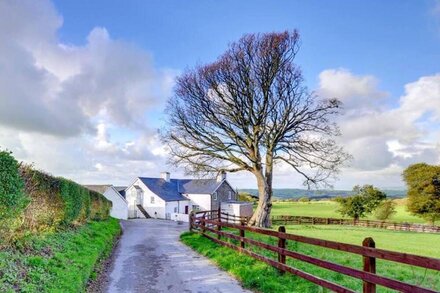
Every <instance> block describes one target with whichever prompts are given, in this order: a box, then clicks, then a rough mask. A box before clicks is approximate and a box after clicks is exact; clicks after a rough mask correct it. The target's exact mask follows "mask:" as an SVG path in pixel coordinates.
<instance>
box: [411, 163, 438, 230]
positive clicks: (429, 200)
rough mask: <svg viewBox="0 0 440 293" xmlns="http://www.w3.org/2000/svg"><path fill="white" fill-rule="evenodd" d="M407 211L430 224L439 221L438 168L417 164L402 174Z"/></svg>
mask: <svg viewBox="0 0 440 293" xmlns="http://www.w3.org/2000/svg"><path fill="white" fill-rule="evenodd" d="M403 179H404V180H405V182H406V185H407V188H408V203H407V208H408V210H409V211H410V212H411V213H412V214H414V215H416V216H420V217H422V218H424V219H426V220H428V221H430V222H431V223H435V221H436V220H438V219H440V166H434V165H428V164H425V163H418V164H414V165H411V166H409V167H408V168H406V169H405V171H404V172H403Z"/></svg>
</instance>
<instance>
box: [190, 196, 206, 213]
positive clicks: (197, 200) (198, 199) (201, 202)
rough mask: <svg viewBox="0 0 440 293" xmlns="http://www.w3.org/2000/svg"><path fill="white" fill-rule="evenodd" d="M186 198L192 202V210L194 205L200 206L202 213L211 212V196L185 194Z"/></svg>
mask: <svg viewBox="0 0 440 293" xmlns="http://www.w3.org/2000/svg"><path fill="white" fill-rule="evenodd" d="M185 196H186V197H188V198H189V199H190V200H191V207H190V210H192V205H198V206H199V207H200V210H202V211H203V210H204V211H210V210H211V195H210V194H185Z"/></svg>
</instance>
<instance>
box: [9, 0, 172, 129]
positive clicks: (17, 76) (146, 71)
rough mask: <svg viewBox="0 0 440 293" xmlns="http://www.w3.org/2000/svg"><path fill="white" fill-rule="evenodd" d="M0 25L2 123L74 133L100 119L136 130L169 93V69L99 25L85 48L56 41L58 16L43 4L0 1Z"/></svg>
mask: <svg viewBox="0 0 440 293" xmlns="http://www.w3.org/2000/svg"><path fill="white" fill-rule="evenodd" d="M0 24H1V26H0V64H1V67H0V97H1V98H0V123H1V124H2V125H8V126H9V127H12V128H16V129H20V130H27V131H35V132H40V133H49V134H53V135H59V136H75V135H79V134H81V133H84V132H92V131H93V128H94V125H93V121H92V119H93V118H94V117H96V116H102V117H103V118H104V119H108V120H110V121H112V123H115V124H118V125H121V126H126V127H130V128H142V127H143V125H144V120H145V119H144V114H145V111H146V110H148V109H151V108H152V107H154V106H157V105H158V104H161V103H163V96H162V95H163V93H164V92H167V90H169V87H170V84H171V82H170V79H171V78H172V76H173V75H172V72H165V71H164V72H160V71H158V70H155V68H154V67H153V65H152V60H151V57H150V55H149V54H148V53H147V52H145V51H143V50H141V49H139V48H137V47H136V46H134V45H132V44H130V43H127V42H124V41H120V40H113V39H111V37H110V36H109V33H108V32H107V30H106V29H105V28H100V27H96V28H94V29H92V30H91V32H90V33H89V35H88V37H87V44H86V45H84V46H74V45H69V44H63V43H61V42H59V41H58V39H57V31H58V29H59V28H60V27H61V25H62V17H61V16H59V15H58V13H57V12H56V11H55V9H54V7H53V5H52V4H51V3H50V2H48V1H41V2H39V3H38V4H36V3H35V2H34V1H24V2H16V1H2V2H1V3H0Z"/></svg>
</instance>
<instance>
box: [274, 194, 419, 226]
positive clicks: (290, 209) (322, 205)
mask: <svg viewBox="0 0 440 293" xmlns="http://www.w3.org/2000/svg"><path fill="white" fill-rule="evenodd" d="M394 202H396V203H397V205H396V214H395V215H393V216H392V217H391V218H390V219H389V220H387V221H390V222H408V223H420V224H423V223H426V221H425V220H424V219H422V218H419V217H416V216H413V215H411V214H410V213H409V212H408V211H407V210H406V200H405V199H396V200H394ZM338 208H339V205H338V203H337V202H335V201H331V200H322V201H310V202H279V201H278V202H273V205H272V215H273V216H303V217H322V218H348V217H342V216H341V214H340V213H338ZM362 219H366V220H375V217H374V215H368V216H367V217H365V218H362Z"/></svg>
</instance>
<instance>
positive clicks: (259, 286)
mask: <svg viewBox="0 0 440 293" xmlns="http://www.w3.org/2000/svg"><path fill="white" fill-rule="evenodd" d="M180 239H181V241H182V242H183V243H185V244H186V245H188V246H189V247H191V248H192V249H194V250H195V251H197V252H198V253H200V254H202V255H204V256H206V257H208V258H210V259H211V260H212V261H213V262H214V263H215V264H217V265H218V266H219V267H220V268H221V269H223V270H225V271H227V272H229V273H231V274H232V275H233V276H235V277H236V278H237V279H238V280H239V281H240V282H241V283H242V285H243V287H245V288H248V289H253V290H257V291H259V292H280V293H282V292H310V293H314V292H322V291H323V290H322V289H321V288H320V287H318V286H316V285H314V284H312V283H310V282H304V280H303V279H301V278H298V277H296V276H292V275H288V274H285V275H281V274H280V273H279V272H278V271H277V270H276V269H274V268H272V267H271V266H269V265H267V264H265V263H263V262H261V261H257V260H255V259H253V258H252V257H249V256H247V255H244V254H240V253H238V252H236V251H234V250H232V249H230V248H227V247H224V246H220V245H218V244H216V243H215V242H212V241H211V240H209V239H207V238H205V237H203V236H201V235H200V234H196V233H191V232H185V233H183V234H182V235H181V236H180Z"/></svg>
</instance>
